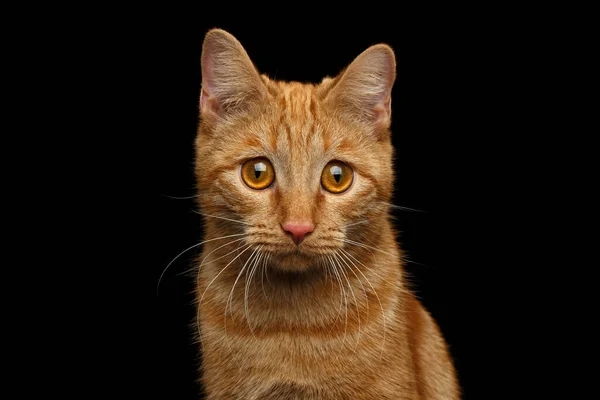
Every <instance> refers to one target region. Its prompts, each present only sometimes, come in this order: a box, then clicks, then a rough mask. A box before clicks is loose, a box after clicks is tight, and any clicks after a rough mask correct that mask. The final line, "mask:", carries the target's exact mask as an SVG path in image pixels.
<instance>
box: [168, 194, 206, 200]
mask: <svg viewBox="0 0 600 400" xmlns="http://www.w3.org/2000/svg"><path fill="white" fill-rule="evenodd" d="M161 196H163V197H167V198H169V199H173V200H189V199H194V198H196V197H199V195H194V196H186V197H176V196H169V195H166V194H162V195H161Z"/></svg>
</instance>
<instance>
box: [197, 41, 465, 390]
mask: <svg viewBox="0 0 600 400" xmlns="http://www.w3.org/2000/svg"><path fill="white" fill-rule="evenodd" d="M202 50H203V51H202V92H201V97H200V109H201V122H200V125H199V129H198V136H197V141H196V168H195V171H196V177H197V184H198V189H199V197H198V198H199V206H200V209H201V211H202V214H203V215H204V222H205V224H204V225H205V239H206V240H205V245H204V249H203V253H202V256H201V260H202V261H201V262H200V269H199V272H198V282H197V301H198V321H197V322H198V333H199V342H200V343H201V346H202V353H203V365H202V371H201V374H202V376H201V380H202V382H203V384H204V386H205V390H206V394H207V398H208V399H211V400H216V399H219V400H223V399H245V400H259V399H260V400H266V399H277V400H286V399H305V400H311V399H314V400H317V399H319V400H325V399H328V400H329V399H330V400H334V399H335V400H340V399H363V400H383V399H458V398H459V396H460V394H459V387H458V383H457V379H456V374H455V371H454V367H453V365H452V362H451V359H450V357H449V354H448V351H447V346H446V343H445V342H444V339H443V338H442V336H441V334H440V332H439V330H438V328H437V326H436V324H435V322H434V321H433V320H432V318H431V317H430V315H429V314H428V313H427V311H425V309H424V308H423V306H422V305H421V304H420V303H419V301H418V300H417V299H415V297H414V295H413V294H412V293H411V292H410V291H409V290H408V289H407V286H406V284H405V281H404V278H403V269H402V252H401V250H400V249H399V247H398V245H397V243H396V240H395V234H394V231H393V228H392V226H391V223H390V221H389V216H388V208H389V201H390V198H391V194H392V186H393V181H394V170H393V167H392V158H393V148H392V144H391V138H390V135H391V133H390V131H389V126H390V116H391V100H390V94H391V89H392V85H393V83H394V80H395V70H396V64H395V57H394V53H393V51H392V49H391V48H390V47H389V46H387V45H383V44H380V45H376V46H372V47H370V48H369V49H367V50H366V51H364V52H363V53H362V54H361V55H359V56H358V57H357V58H356V59H355V60H354V61H353V62H352V63H351V64H350V66H349V67H348V68H347V69H346V70H345V71H343V72H342V73H341V74H340V75H339V76H338V77H336V78H334V79H331V78H325V79H324V80H323V81H322V82H321V83H320V84H318V85H313V84H301V83H297V82H279V81H274V80H271V79H269V78H268V77H266V76H264V75H260V74H259V73H258V72H257V70H256V68H255V67H254V65H253V64H252V62H251V61H250V58H249V57H248V55H247V53H246V51H245V50H244V48H243V47H242V46H241V44H240V43H239V42H238V41H237V40H236V39H235V38H234V37H233V36H232V35H230V34H229V33H227V32H225V31H222V30H218V29H214V30H211V31H209V32H208V33H207V35H206V38H205V40H204V44H203V49H202Z"/></svg>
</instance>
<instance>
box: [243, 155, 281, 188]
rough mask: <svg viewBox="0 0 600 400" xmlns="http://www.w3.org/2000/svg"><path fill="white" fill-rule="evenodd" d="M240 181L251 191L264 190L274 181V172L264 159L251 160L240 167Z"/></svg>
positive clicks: (269, 163)
mask: <svg viewBox="0 0 600 400" xmlns="http://www.w3.org/2000/svg"><path fill="white" fill-rule="evenodd" d="M242 179H243V180H244V182H245V183H246V185H248V186H250V187H251V188H252V189H257V190H260V189H266V188H268V187H269V185H271V183H272V182H273V180H274V179H275V170H274V169H273V165H271V162H270V161H269V160H267V159H266V158H263V157H260V158H253V159H252V160H248V161H246V162H245V163H244V165H242Z"/></svg>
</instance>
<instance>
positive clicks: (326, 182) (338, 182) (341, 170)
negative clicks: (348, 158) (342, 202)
mask: <svg viewBox="0 0 600 400" xmlns="http://www.w3.org/2000/svg"><path fill="white" fill-rule="evenodd" d="M353 179H354V173H353V171H352V168H350V167H349V166H348V165H346V164H344V163H343V162H341V161H331V162H329V164H327V165H326V166H325V169H323V173H322V174H321V184H322V185H323V187H324V188H325V190H327V191H328V192H331V193H342V192H345V191H346V190H348V188H349V187H350V185H352V180H353Z"/></svg>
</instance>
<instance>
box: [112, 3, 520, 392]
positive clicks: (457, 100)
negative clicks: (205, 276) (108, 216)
mask: <svg viewBox="0 0 600 400" xmlns="http://www.w3.org/2000/svg"><path fill="white" fill-rule="evenodd" d="M290 13H292V14H295V12H279V13H276V15H278V17H273V18H264V19H262V20H258V19H254V18H250V17H249V16H244V15H243V14H240V15H238V16H237V17H235V18H234V17H226V15H227V14H216V13H213V12H210V11H209V10H203V9H178V8H176V7H171V8H164V7H161V8H160V9H158V8H157V9H152V10H148V9H146V10H143V11H140V12H139V13H135V14H134V15H133V16H131V18H130V19H128V20H127V21H126V22H131V25H130V29H127V30H128V32H127V34H126V35H123V36H122V37H120V38H117V41H118V42H119V46H118V48H117V47H115V49H110V50H114V53H113V56H112V58H111V60H110V61H109V62H107V69H109V70H110V71H111V72H112V73H115V74H116V76H118V83H116V84H115V83H114V82H112V84H111V85H109V87H110V89H108V90H109V91H110V90H113V89H112V88H113V87H114V88H115V89H114V93H113V96H114V104H115V111H116V112H117V113H118V114H122V115H123V116H125V117H126V118H125V119H124V120H123V121H126V122H123V123H122V125H120V126H119V128H120V129H118V130H116V132H118V133H117V137H116V138H115V140H113V141H112V142H111V146H113V147H114V148H113V149H112V150H114V151H113V153H112V154H114V156H113V155H111V156H109V157H107V158H106V160H105V162H106V163H107V164H111V163H113V162H116V160H118V161H122V162H123V164H121V163H119V164H118V165H119V166H121V165H124V167H123V168H122V170H120V171H118V172H119V173H120V179H119V180H118V184H119V186H118V187H114V188H111V190H112V192H111V193H112V194H119V196H111V201H112V202H113V203H115V201H116V202H117V203H118V207H119V210H120V211H121V212H120V213H119V214H118V216H117V217H116V219H115V221H111V222H114V225H113V228H114V230H115V236H114V237H115V240H114V242H115V244H117V246H120V247H121V248H122V250H124V252H125V253H124V254H126V255H124V256H120V257H119V258H118V260H119V262H118V263H116V264H115V263H114V259H112V260H111V262H113V264H111V265H113V266H112V267H111V268H112V270H111V271H108V272H107V274H109V275H110V276H111V280H113V281H115V280H116V281H117V283H118V284H117V286H116V290H119V293H118V294H119V295H122V297H121V296H119V297H118V298H119V301H117V302H116V303H117V304H116V305H115V308H116V309H118V310H115V313H114V315H112V316H109V320H110V321H111V322H110V323H109V324H110V326H108V327H107V329H108V331H110V335H111V336H110V337H111V338H112V339H114V341H115V344H116V346H115V348H118V350H117V351H116V352H115V353H114V355H113V353H112V352H111V353H110V354H111V357H110V360H111V361H110V363H109V366H108V369H109V370H110V371H114V373H113V374H111V375H110V376H112V377H113V378H114V379H115V380H118V381H119V382H124V383H126V384H127V387H128V388H131V389H130V390H131V395H132V396H133V397H135V398H137V397H140V396H141V393H142V392H147V393H148V395H152V396H153V398H165V399H197V398H198V395H199V393H200V387H199V385H198V384H197V383H196V379H197V367H198V365H199V358H198V355H197V348H196V346H195V345H194V344H193V343H192V328H191V325H190V324H191V322H192V320H193V317H194V307H193V305H192V301H193V295H192V290H193V278H192V277H190V276H188V275H182V273H183V272H184V271H186V270H187V269H188V268H190V266H191V260H192V258H193V257H194V255H195V254H198V251H191V252H189V253H187V254H185V255H184V256H182V257H181V258H180V259H178V260H177V261H176V262H175V263H173V265H171V267H170V268H169V269H168V270H167V271H166V273H165V275H164V277H163V280H162V283H161V285H160V288H159V293H158V295H157V293H156V284H157V283H158V278H159V276H160V274H161V273H162V272H163V270H164V268H165V267H166V266H167V264H168V263H169V262H170V261H171V260H172V259H173V258H174V257H175V256H176V255H177V254H179V252H181V251H182V250H184V249H186V248H188V247H189V246H191V245H193V244H195V243H197V242H199V241H200V240H201V226H200V219H199V217H198V215H196V214H194V213H193V211H192V210H194V208H195V203H194V201H193V199H173V198H172V197H189V196H193V195H195V189H194V184H195V183H194V178H193V172H192V171H193V169H192V168H193V159H194V151H193V141H194V138H195V134H196V126H197V123H198V118H197V115H198V99H199V90H200V82H201V76H200V53H201V45H202V40H203V36H204V34H205V33H206V31H207V30H208V29H210V28H212V27H219V28H222V29H225V30H227V31H229V32H230V33H232V34H233V35H234V36H236V37H237V38H238V40H240V42H241V43H242V45H243V46H244V47H245V48H246V50H247V52H248V53H249V55H250V58H251V59H252V60H253V61H254V63H255V65H256V66H257V68H258V69H259V71H260V72H262V73H266V74H267V75H269V76H270V77H272V78H276V79H283V80H297V81H306V82H318V81H320V80H321V79H322V78H323V77H324V76H326V75H329V76H334V75H336V74H337V73H338V72H339V71H340V70H341V69H342V68H344V67H345V66H346V65H348V63H350V62H351V61H352V60H353V58H354V57H356V56H357V55H358V54H360V52H362V51H363V50H365V49H366V48H367V47H368V46H370V45H373V44H377V43H381V42H384V43H387V44H389V45H390V46H392V48H393V49H394V50H395V53H396V59H397V78H396V83H395V86H394V89H393V94H392V99H393V101H392V109H393V113H392V132H393V143H394V146H395V148H396V161H395V170H396V190H395V195H394V199H393V202H394V204H396V205H399V206H403V207H409V208H412V209H416V210H419V211H402V210H395V211H394V217H395V224H396V226H397V228H398V230H399V231H400V238H399V240H400V243H401V245H402V247H403V248H404V249H405V250H406V252H407V254H408V256H409V257H410V259H411V260H412V261H414V262H415V263H409V264H408V265H407V266H406V269H407V271H408V273H409V274H410V276H411V282H412V283H413V289H414V291H415V292H416V293H417V295H418V296H419V298H420V299H421V301H422V302H423V304H424V305H425V307H426V308H427V309H428V310H429V311H430V312H431V314H432V315H433V317H434V318H435V320H436V321H437V322H438V324H439V326H440V328H441V330H442V332H443V334H444V337H445V338H446V340H447V342H448V343H449V346H450V352H451V354H452V356H453V358H454V361H455V365H456V367H457V370H458V376H459V380H460V384H461V387H462V388H463V391H464V398H465V399H483V398H492V397H494V396H493V394H498V393H499V391H500V390H502V389H501V388H500V387H499V386H498V385H499V382H500V386H502V383H501V382H505V379H506V373H508V372H507V371H506V370H504V371H503V374H502V375H498V373H497V369H498V368H499V366H500V364H501V363H502V362H501V361H500V360H501V359H502V358H503V356H504V355H503V354H501V352H502V350H501V349H502V348H503V347H502V346H501V345H500V344H501V342H503V341H505V340H507V339H506V338H510V337H512V336H513V335H514V334H515V332H514V331H513V330H511V329H512V328H507V327H506V324H504V321H505V320H504V319H503V317H502V316H501V312H500V308H501V307H499V305H500V303H502V305H503V306H506V305H507V304H508V301H507V299H506V298H503V299H500V298H498V297H497V293H498V288H500V287H502V288H503V290H507V291H508V292H510V290H511V289H510V288H506V287H503V285H504V283H505V282H506V278H505V274H506V273H507V271H506V268H508V263H507V260H508V258H509V256H508V255H507V254H506V251H505V249H507V248H509V247H510V246H511V245H512V244H511V238H510V234H511V232H512V231H513V230H514V229H515V228H514V226H515V225H514V220H513V216H512V215H511V213H510V212H508V211H506V205H507V202H508V197H509V196H512V195H514V193H515V192H514V190H513V191H507V190H506V186H507V184H509V182H508V180H509V178H508V171H509V170H511V168H512V164H513V162H514V160H515V154H516V153H518V146H516V145H515V136H514V134H513V133H512V132H513V131H514V129H515V124H514V116H515V115H518V114H520V113H522V109H521V108H519V106H517V105H515V104H516V102H515V101H513V100H514V94H513V93H512V92H511V91H512V87H513V84H514V83H513V79H514V78H515V73H514V71H515V68H517V66H519V65H520V64H521V63H522V62H523V61H522V60H523V58H522V53H523V52H526V51H527V50H526V49H524V47H516V46H511V43H514V38H513V37H512V36H511V32H512V28H511V26H509V25H510V24H508V25H507V24H506V23H504V22H503V21H499V20H497V19H496V18H495V17H494V14H493V12H490V11H489V10H486V11H482V13H481V14H480V15H479V17H478V18H473V17H472V15H471V14H470V13H468V12H467V10H466V9H427V10H421V11H419V12H412V11H411V12H404V13H400V14H398V16H391V18H386V19H385V20H384V19H382V18H381V15H379V14H381V13H382V11H381V10H380V11H378V12H377V14H378V17H377V18H375V17H374V16H373V15H371V14H372V13H373V12H372V11H369V10H368V9H367V10H365V15H364V18H360V19H355V20H352V21H351V20H348V19H346V18H341V17H339V16H338V17H337V18H333V17H331V16H328V17H325V16H320V12H318V11H311V12H308V11H297V13H298V14H299V15H295V16H296V17H299V18H298V19H299V20H293V21H292V20H290V19H288V18H287V17H288V16H290V17H291V15H290ZM390 13H391V11H390ZM218 15H223V17H218ZM388 17H389V16H388ZM126 25H127V24H126ZM107 29H110V27H109V28H107ZM105 62H106V61H105ZM113 85H114V86H113ZM117 104H118V106H116V105H117ZM112 157H115V160H113V159H112ZM119 169H120V167H119ZM112 183H116V182H112ZM119 190H122V192H120V191H119ZM121 193H122V194H123V195H122V196H120V194H121ZM513 268H514V267H513ZM115 277H118V278H122V282H121V280H120V279H117V278H115ZM113 283H114V282H113ZM117 315H118V317H117ZM109 347H113V346H112V345H110V346H109ZM113 378H111V379H113ZM512 379H513V380H514V379H515V378H514V377H513V378H512ZM491 388H494V389H493V393H490V389H491Z"/></svg>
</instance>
